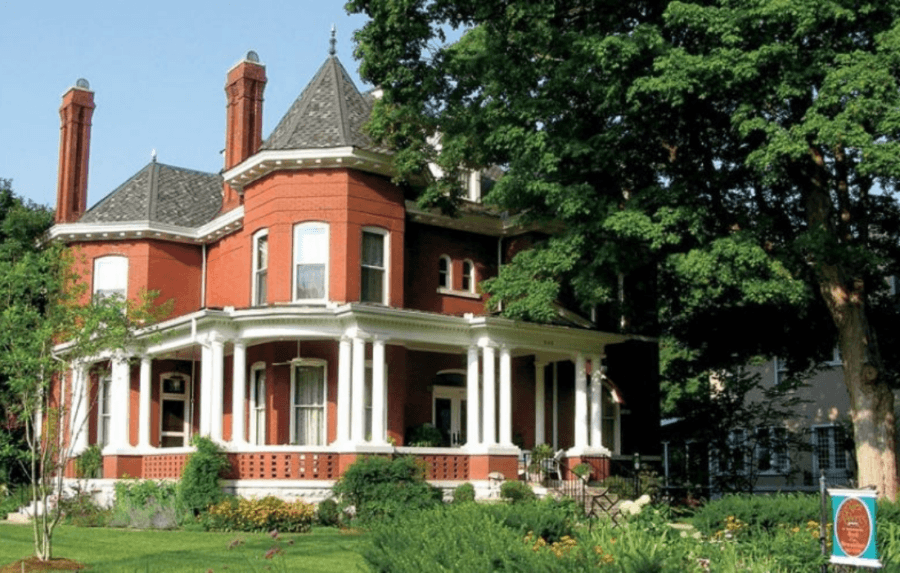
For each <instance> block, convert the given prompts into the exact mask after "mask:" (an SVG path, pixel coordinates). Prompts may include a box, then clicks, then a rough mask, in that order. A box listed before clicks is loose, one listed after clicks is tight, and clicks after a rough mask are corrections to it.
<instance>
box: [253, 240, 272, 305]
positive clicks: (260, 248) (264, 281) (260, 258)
mask: <svg viewBox="0 0 900 573" xmlns="http://www.w3.org/2000/svg"><path fill="white" fill-rule="evenodd" d="M268 287H269V232H268V231H267V230H265V229H263V230H262V231H259V232H258V233H256V234H255V235H253V306H263V305H265V304H266V300H267V298H268V291H269V288H268Z"/></svg>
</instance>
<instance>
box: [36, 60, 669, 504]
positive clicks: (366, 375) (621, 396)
mask: <svg viewBox="0 0 900 573" xmlns="http://www.w3.org/2000/svg"><path fill="white" fill-rule="evenodd" d="M266 81H267V78H266V72H265V67H264V66H263V65H262V64H260V63H259V59H258V57H257V56H256V54H255V53H253V52H250V53H249V54H248V55H247V57H246V59H244V60H243V61H241V62H239V63H238V64H236V65H235V66H234V67H233V68H232V69H231V70H229V72H228V75H227V81H226V86H225V91H226V94H227V108H226V113H227V133H226V147H225V165H224V169H223V171H222V172H221V173H201V172H197V171H192V170H189V169H183V168H180V167H172V166H169V165H164V164H162V163H158V162H156V161H155V159H154V160H153V161H151V162H150V163H149V164H148V165H147V166H146V167H144V168H143V169H141V170H140V171H139V172H138V173H136V174H135V175H134V176H133V177H131V178H130V179H129V180H128V181H126V182H125V183H123V184H122V185H121V186H119V187H118V188H117V189H115V190H113V191H112V192H111V193H110V194H109V195H107V196H106V197H105V198H104V199H102V200H101V201H100V202H99V203H97V204H96V205H94V206H93V207H91V208H90V209H87V208H86V207H87V205H86V196H87V192H86V190H87V166H88V151H89V142H90V130H91V115H92V112H93V109H94V100H93V97H94V94H93V92H92V91H90V89H89V87H88V85H87V82H83V81H79V85H78V86H76V87H73V88H72V89H70V90H69V91H68V92H67V93H66V94H65V95H64V96H63V103H62V107H61V109H60V114H61V117H62V126H61V133H62V135H61V146H60V167H59V173H60V176H59V190H58V199H57V214H56V225H55V226H54V227H53V228H52V229H51V231H50V236H51V238H52V240H56V241H62V242H64V243H66V244H68V245H70V246H72V247H73V248H77V249H78V250H79V252H80V254H81V256H80V257H79V259H80V260H83V261H84V263H83V264H84V268H83V269H81V270H82V274H83V276H85V277H89V279H90V281H91V285H90V286H91V288H90V290H91V292H92V293H93V295H95V296H96V295H104V294H110V293H119V294H122V295H124V296H127V297H136V296H137V295H138V293H139V292H140V291H141V290H142V289H152V290H158V291H159V292H160V293H161V300H167V299H174V301H175V307H174V313H173V315H172V317H171V318H169V319H168V320H166V321H165V322H163V323H162V324H160V325H159V328H158V334H157V335H156V336H153V337H150V336H147V337H144V338H142V339H141V341H142V344H141V345H139V346H136V347H135V348H133V349H132V350H131V351H130V352H129V353H128V354H127V355H121V356H112V357H109V356H108V357H98V362H100V361H106V362H107V363H109V365H110V368H109V369H108V371H109V374H108V375H106V374H99V375H95V374H92V373H91V372H92V370H90V369H89V368H88V366H89V365H84V366H82V367H80V368H78V369H75V370H73V371H72V373H71V376H70V377H69V378H68V379H67V381H66V390H65V392H64V394H65V395H66V396H67V399H68V400H70V401H71V404H72V406H71V408H70V413H69V418H70V422H71V425H70V428H71V432H70V440H71V443H72V444H73V445H74V448H75V451H76V452H78V451H82V450H83V449H84V448H86V447H87V446H88V445H90V444H99V445H101V447H102V452H103V477H104V478H107V479H114V478H119V477H122V476H125V475H126V474H127V475H128V476H131V477H143V478H153V479H156V478H175V477H178V476H179V474H180V471H181V468H182V466H183V464H184V462H185V459H186V457H187V455H188V454H189V453H190V451H191V447H190V445H189V444H190V438H191V436H192V435H194V434H201V435H206V436H209V437H211V438H212V439H213V440H215V441H216V442H218V443H220V444H221V445H222V447H223V448H224V449H225V450H227V451H228V453H229V456H230V459H231V462H232V470H231V475H230V476H229V478H230V479H229V480H228V481H227V486H228V487H229V488H230V489H232V490H233V491H237V492H240V493H262V492H268V491H274V492H278V493H281V494H285V495H292V496H306V497H313V498H314V497H315V496H316V495H318V493H319V492H322V491H325V490H326V489H327V488H328V487H330V485H331V483H332V481H333V480H334V479H336V478H337V477H338V476H339V475H340V474H341V472H342V470H343V469H344V468H346V467H347V465H348V464H350V463H352V462H353V460H354V459H355V458H356V457H357V456H359V455H361V454H366V453H391V452H400V453H407V454H412V455H416V456H419V457H421V458H423V459H425V460H426V461H427V462H428V467H429V478H430V479H431V480H433V481H435V482H437V483H443V484H445V485H451V484H454V483H459V482H465V481H470V482H475V483H476V484H478V483H482V484H483V483H487V479H488V475H489V474H490V473H491V472H501V473H503V474H504V475H505V476H506V477H508V478H515V477H516V475H517V472H518V471H519V467H518V462H519V459H520V455H521V452H522V450H523V449H530V448H531V447H533V446H534V445H535V444H538V443H549V444H551V445H553V446H554V448H558V449H565V450H566V454H567V459H568V463H569V464H570V465H574V464H577V463H580V462H582V461H584V462H589V463H590V464H591V465H593V466H594V468H595V473H596V474H597V475H598V476H601V475H603V474H605V473H607V472H608V471H609V458H610V456H613V455H615V454H619V453H625V454H628V455H630V454H631V453H632V452H634V451H636V450H640V451H642V452H643V453H654V452H655V451H656V450H657V449H658V443H659V442H658V378H657V360H656V345H655V343H654V342H652V341H648V340H647V339H643V338H639V337H634V336H626V335H622V334H616V333H609V332H601V331H599V330H598V329H597V328H596V327H595V326H594V324H593V323H592V322H591V321H590V320H588V319H586V318H583V317H580V316H579V315H577V314H576V313H574V312H570V311H565V310H561V311H560V319H559V321H558V324H553V325H539V324H531V323H522V322H514V321H511V320H507V319H504V318H500V317H497V316H493V315H491V314H489V313H487V312H486V310H485V297H484V295H482V294H481V292H480V289H479V284H480V283H481V281H482V280H484V279H486V278H489V277H491V276H494V275H495V274H496V273H497V269H498V266H499V265H502V264H503V263H504V262H505V261H506V260H508V258H509V257H511V256H512V254H513V253H514V252H515V250H516V249H517V248H519V246H520V245H522V244H528V243H529V242H530V235H529V233H531V232H533V230H528V229H524V228H521V227H519V226H517V225H516V224H515V223H513V222H510V220H508V219H506V218H502V217H500V216H499V215H498V214H496V213H494V212H492V211H491V210H490V209H488V208H485V207H483V206H482V205H481V204H480V186H481V183H482V176H481V175H480V174H473V175H472V176H471V178H470V181H469V193H470V197H469V199H470V201H468V202H467V204H466V205H465V206H464V208H463V210H462V211H463V214H462V216H460V217H456V218H453V217H448V216H445V215H442V214H441V213H437V212H429V211H425V210H423V209H421V208H419V207H417V206H416V204H415V202H414V201H411V200H410V199H411V197H410V196H409V195H408V193H409V192H408V191H404V189H402V188H401V187H398V186H397V185H395V184H393V183H392V182H391V174H392V166H391V153H390V150H388V149H384V148H382V147H379V146H378V145H377V144H375V143H374V142H372V141H371V140H370V139H369V138H368V137H367V136H366V134H365V133H364V131H363V130H362V126H363V124H364V122H365V121H366V120H367V118H368V115H369V113H370V110H371V105H372V101H373V96H372V95H371V94H362V93H360V92H359V91H358V90H357V88H356V87H355V86H354V84H353V82H352V80H351V79H350V77H349V75H348V74H347V72H346V70H345V69H344V67H343V66H342V65H341V63H340V62H339V61H338V59H337V57H336V56H334V55H333V54H331V55H330V56H329V57H328V58H327V59H326V61H325V63H324V64H323V65H322V67H321V68H320V69H319V71H318V73H317V74H316V75H315V77H314V78H313V79H312V81H311V82H310V83H309V85H307V86H306V88H305V89H304V90H303V92H302V93H301V95H300V96H299V97H298V98H297V100H296V101H295V102H294V104H293V105H292V106H291V108H290V109H289V110H288V111H287V113H286V114H285V115H284V117H283V118H282V120H281V122H280V123H279V124H278V126H277V127H276V128H275V130H274V131H273V132H272V133H271V134H270V135H269V136H268V138H266V139H263V134H262V113H263V104H262V102H263V89H264V87H265V85H266ZM601 363H602V364H604V367H605V374H604V373H603V372H604V369H603V368H599V367H598V366H599V365H600V364H601ZM612 381H615V384H613V382H612ZM79 404H84V406H83V407H79V406H78V405H79ZM424 424H433V425H434V426H436V427H437V429H438V430H439V431H440V436H441V440H440V443H439V444H438V445H433V446H430V447H413V446H408V445H407V444H408V441H409V440H410V436H411V435H413V434H414V432H415V430H416V429H417V428H419V427H421V426H423V425H424Z"/></svg>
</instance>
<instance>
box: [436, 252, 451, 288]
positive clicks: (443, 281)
mask: <svg viewBox="0 0 900 573" xmlns="http://www.w3.org/2000/svg"><path fill="white" fill-rule="evenodd" d="M450 266H451V265H450V257H448V256H447V255H441V258H440V259H438V286H439V287H440V288H446V289H449V288H453V282H452V280H451V278H452V275H451V273H450Z"/></svg>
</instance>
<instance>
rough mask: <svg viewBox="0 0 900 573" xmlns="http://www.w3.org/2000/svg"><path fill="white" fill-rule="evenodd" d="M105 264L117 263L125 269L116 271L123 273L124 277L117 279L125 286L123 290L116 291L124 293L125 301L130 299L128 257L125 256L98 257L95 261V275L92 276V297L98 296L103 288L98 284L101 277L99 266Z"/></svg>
mask: <svg viewBox="0 0 900 573" xmlns="http://www.w3.org/2000/svg"><path fill="white" fill-rule="evenodd" d="M104 263H107V264H109V263H115V264H118V265H121V266H122V267H124V269H123V268H121V267H119V268H117V269H116V272H117V273H122V274H123V275H124V276H122V277H117V278H120V279H121V280H122V281H123V283H124V284H123V285H122V288H121V289H116V290H117V291H118V290H122V291H123V292H122V298H123V299H125V298H128V257H126V256H125V255H103V256H102V257H96V258H95V259H94V268H93V275H92V276H91V295H93V296H96V295H97V290H98V287H99V286H101V285H99V284H98V280H97V279H98V276H99V272H98V270H99V269H98V266H100V265H103V264H104ZM116 282H118V281H116Z"/></svg>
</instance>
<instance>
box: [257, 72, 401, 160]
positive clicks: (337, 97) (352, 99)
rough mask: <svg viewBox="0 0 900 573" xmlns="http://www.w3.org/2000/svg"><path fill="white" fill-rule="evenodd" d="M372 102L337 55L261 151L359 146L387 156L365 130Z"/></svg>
mask: <svg viewBox="0 0 900 573" xmlns="http://www.w3.org/2000/svg"><path fill="white" fill-rule="evenodd" d="M373 101H374V100H373V98H372V96H371V95H363V94H361V93H359V90H357V89H356V86H355V85H354V84H353V80H352V79H350V75H349V74H348V73H347V70H345V69H344V66H343V65H341V62H340V61H339V60H338V59H337V56H329V57H328V59H327V60H325V63H324V64H322V67H321V68H319V71H318V72H316V75H315V77H314V78H313V79H312V81H311V82H310V83H309V85H307V86H306V89H304V90H303V93H301V94H300V97H298V98H297V99H296V100H295V101H294V103H293V105H291V108H290V109H289V110H288V112H287V113H286V114H285V115H284V117H283V118H281V121H280V122H279V123H278V126H277V127H276V128H275V130H274V131H273V132H272V134H271V135H270V136H269V138H268V139H266V140H265V141H264V142H263V144H262V147H261V148H260V149H263V150H266V149H273V150H274V149H321V148H328V147H356V148H358V149H365V150H368V151H377V152H381V153H384V152H386V151H387V149H385V148H384V147H380V146H377V145H375V144H374V143H373V141H372V139H371V138H370V137H369V136H368V135H366V134H365V133H364V132H363V130H362V126H363V124H364V123H365V122H366V121H368V119H369V114H370V113H371V112H372V104H373Z"/></svg>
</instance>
